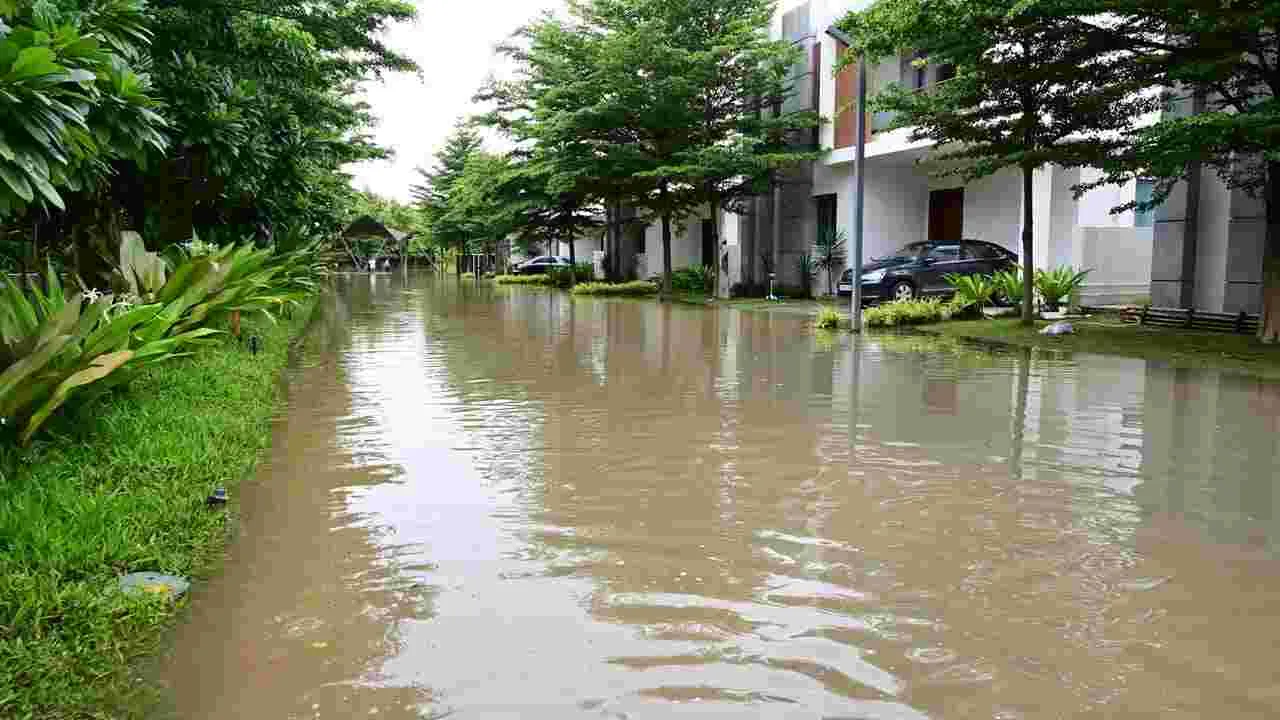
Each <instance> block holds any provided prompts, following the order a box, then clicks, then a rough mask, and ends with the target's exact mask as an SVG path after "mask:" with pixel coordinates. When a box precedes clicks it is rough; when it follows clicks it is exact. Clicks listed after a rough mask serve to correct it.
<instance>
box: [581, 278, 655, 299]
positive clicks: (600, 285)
mask: <svg viewBox="0 0 1280 720" xmlns="http://www.w3.org/2000/svg"><path fill="white" fill-rule="evenodd" d="M659 289H660V288H659V286H658V285H657V284H655V283H651V282H649V281H648V280H634V281H632V282H625V283H606V282H585V283H579V284H578V285H575V286H574V288H573V294H574V295H630V296H638V295H653V294H654V293H656V292H658V290H659Z"/></svg>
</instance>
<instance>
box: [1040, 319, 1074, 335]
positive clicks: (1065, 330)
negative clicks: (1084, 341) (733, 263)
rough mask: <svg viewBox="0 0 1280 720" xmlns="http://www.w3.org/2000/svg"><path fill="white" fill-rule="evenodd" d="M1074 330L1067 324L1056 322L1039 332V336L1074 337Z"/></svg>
mask: <svg viewBox="0 0 1280 720" xmlns="http://www.w3.org/2000/svg"><path fill="white" fill-rule="evenodd" d="M1075 332H1076V329H1075V328H1074V327H1072V325H1071V323H1069V322H1056V323H1054V324H1052V325H1050V326H1049V327H1047V328H1045V329H1043V330H1041V331H1040V334H1041V335H1048V336H1049V337H1057V336H1059V335H1074V334H1075Z"/></svg>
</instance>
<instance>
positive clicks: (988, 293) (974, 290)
mask: <svg viewBox="0 0 1280 720" xmlns="http://www.w3.org/2000/svg"><path fill="white" fill-rule="evenodd" d="M943 279H944V280H946V281H947V284H948V285H950V286H951V288H952V289H953V290H955V291H956V294H955V299H954V300H953V302H952V304H953V305H954V306H955V307H956V308H968V307H973V308H976V309H977V310H978V311H979V313H981V311H982V308H984V307H986V306H987V305H989V304H990V303H991V298H992V297H993V296H994V295H995V294H996V291H997V290H998V289H999V288H998V286H997V285H996V284H995V282H993V281H992V279H991V278H989V277H987V276H986V275H957V274H956V273H948V274H947V275H944V276H943Z"/></svg>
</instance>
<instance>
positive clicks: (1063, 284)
mask: <svg viewBox="0 0 1280 720" xmlns="http://www.w3.org/2000/svg"><path fill="white" fill-rule="evenodd" d="M1090 272H1092V271H1091V270H1081V271H1080V272H1076V269H1075V268H1073V267H1071V266H1069V265H1062V266H1060V267H1056V268H1054V269H1052V270H1039V271H1037V272H1036V290H1037V291H1038V292H1039V293H1040V297H1041V298H1043V299H1044V305H1045V310H1048V311H1050V312H1056V311H1057V310H1058V306H1059V304H1061V302H1062V300H1063V299H1064V298H1067V299H1069V298H1070V297H1071V293H1073V292H1075V291H1076V289H1077V288H1079V287H1080V286H1081V285H1083V284H1084V280H1085V277H1086V276H1088V275H1089V273H1090Z"/></svg>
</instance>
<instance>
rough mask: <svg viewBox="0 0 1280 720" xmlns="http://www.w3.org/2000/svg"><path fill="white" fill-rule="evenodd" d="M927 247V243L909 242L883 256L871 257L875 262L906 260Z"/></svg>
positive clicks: (917, 255) (914, 256)
mask: <svg viewBox="0 0 1280 720" xmlns="http://www.w3.org/2000/svg"><path fill="white" fill-rule="evenodd" d="M928 249H929V243H923V242H918V243H911V244H910V245H907V246H905V247H902V248H899V249H897V250H895V251H893V252H892V253H890V254H888V255H885V256H884V257H879V258H873V260H874V261H875V262H908V261H910V260H915V259H917V258H919V257H920V256H921V255H923V254H924V253H925V251H926V250H928Z"/></svg>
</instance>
